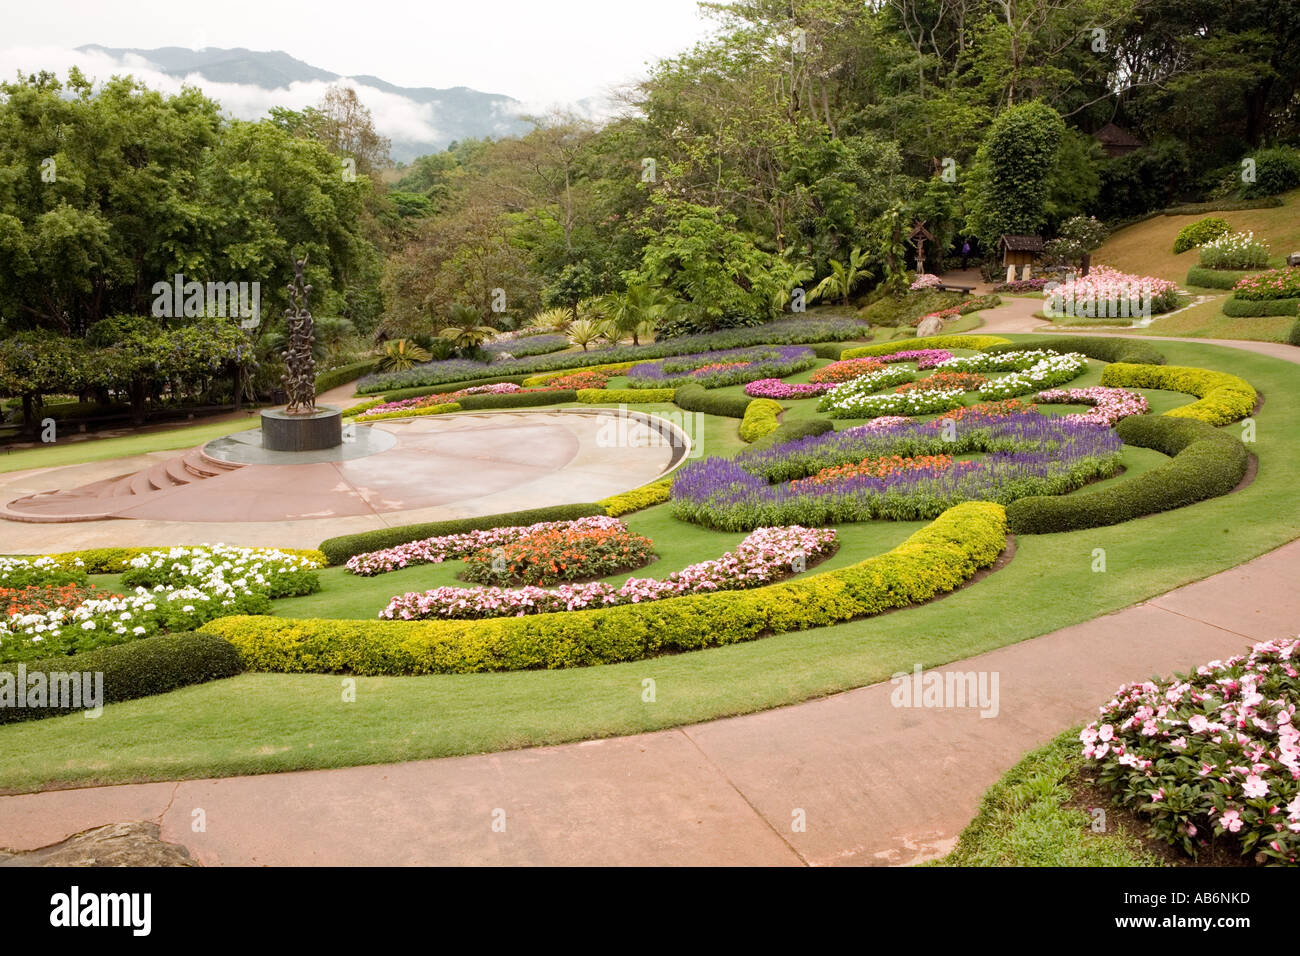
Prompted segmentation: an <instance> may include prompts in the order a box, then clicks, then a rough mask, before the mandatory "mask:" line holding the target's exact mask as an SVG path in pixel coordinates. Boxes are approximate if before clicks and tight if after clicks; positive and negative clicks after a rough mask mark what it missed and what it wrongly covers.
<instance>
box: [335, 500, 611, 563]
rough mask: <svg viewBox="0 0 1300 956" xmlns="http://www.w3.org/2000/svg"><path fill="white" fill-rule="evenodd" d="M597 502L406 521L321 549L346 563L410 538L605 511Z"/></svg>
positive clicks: (344, 537) (349, 536)
mask: <svg viewBox="0 0 1300 956" xmlns="http://www.w3.org/2000/svg"><path fill="white" fill-rule="evenodd" d="M604 513H605V510H604V509H603V508H602V507H601V506H600V505H598V504H595V503H593V502H587V503H584V504H577V505H554V506H552V507H550V508H531V509H529V510H527V511H510V512H506V513H505V514H497V515H484V516H483V517H481V518H454V519H452V520H450V521H430V522H426V523H424V524H406V525H400V526H398V527H396V528H378V529H376V530H374V531H362V532H359V533H357V534H345V535H340V536H339V537H337V538H326V539H325V540H324V541H322V542H321V543H320V550H321V552H322V553H323V554H324V555H325V558H326V559H327V560H328V561H329V563H330V564H344V563H346V562H347V560H348V558H350V557H353V556H354V555H358V554H366V553H367V552H369V551H379V550H382V549H383V548H392V547H395V546H397V545H399V544H406V543H407V542H408V541H420V540H422V539H424V538H437V537H441V536H442V535H448V534H464V533H466V532H468V531H483V530H485V529H487V528H502V527H507V526H514V525H530V524H537V523H538V522H539V521H572V520H574V519H575V518H587V517H590V516H592V515H601V514H604Z"/></svg>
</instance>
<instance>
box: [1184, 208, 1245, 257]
mask: <svg viewBox="0 0 1300 956" xmlns="http://www.w3.org/2000/svg"><path fill="white" fill-rule="evenodd" d="M1231 231H1232V226H1231V224H1229V222H1228V220H1226V219H1223V218H1221V217H1219V216H1206V217H1205V218H1204V219H1198V220H1197V221H1196V222H1189V223H1188V224H1187V225H1185V226H1183V228H1181V229H1179V230H1178V236H1177V238H1175V239H1174V254H1175V255H1177V254H1178V253H1181V252H1186V251H1187V250H1188V249H1195V248H1196V247H1197V246H1201V245H1204V244H1205V243H1207V242H1209V241H1210V240H1211V239H1217V238H1219V236H1222V235H1224V234H1226V233H1229V232H1231Z"/></svg>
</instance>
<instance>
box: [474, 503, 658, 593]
mask: <svg viewBox="0 0 1300 956" xmlns="http://www.w3.org/2000/svg"><path fill="white" fill-rule="evenodd" d="M593 525H594V523H593ZM653 557H654V543H653V542H651V540H650V539H649V538H646V537H642V536H641V535H639V534H633V533H632V532H630V531H628V529H627V526H626V525H624V524H623V522H621V521H619V520H618V519H617V518H611V519H609V520H608V521H606V522H602V523H601V524H600V525H599V526H584V527H572V526H570V527H567V528H548V529H546V530H543V531H538V532H535V533H533V534H528V535H525V536H524V537H522V538H517V539H516V540H514V541H509V542H506V543H505V544H502V545H498V546H496V547H490V548H483V549H481V550H479V551H476V552H474V553H473V554H468V555H466V556H465V579H466V580H468V581H475V582H477V583H479V584H556V583H558V582H560V581H576V580H579V579H581V578H599V577H604V576H606V575H608V574H615V573H617V572H619V571H628V570H631V569H632V568H639V567H641V566H642V565H643V564H645V563H646V562H648V561H649V560H650V559H651V558H653Z"/></svg>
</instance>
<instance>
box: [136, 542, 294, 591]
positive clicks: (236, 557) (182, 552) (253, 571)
mask: <svg viewBox="0 0 1300 956" xmlns="http://www.w3.org/2000/svg"><path fill="white" fill-rule="evenodd" d="M127 563H128V564H129V565H130V570H129V571H127V572H126V573H124V574H123V575H122V584H123V585H124V586H125V587H128V588H140V587H146V588H159V587H162V588H179V587H190V586H195V585H197V586H199V587H203V588H212V587H217V586H219V585H220V584H223V583H225V582H227V581H229V582H230V584H231V585H232V586H233V587H236V588H246V589H249V590H252V591H255V592H257V593H260V594H265V595H266V596H267V597H270V598H282V597H296V596H298V595H303V594H311V593H313V592H315V591H317V590H319V589H320V579H319V578H318V577H317V576H316V574H315V569H316V568H317V567H318V565H317V563H316V562H315V561H312V560H310V559H308V558H304V557H299V556H297V555H294V554H289V553H287V552H285V551H276V550H274V549H268V548H235V547H230V546H229V545H224V544H213V545H199V546H197V547H193V548H167V549H159V550H156V551H146V552H145V553H144V554H140V555H137V556H136V557H134V558H132V559H131V560H130V561H128V562H127Z"/></svg>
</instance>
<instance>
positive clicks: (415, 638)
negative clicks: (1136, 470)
mask: <svg viewBox="0 0 1300 956" xmlns="http://www.w3.org/2000/svg"><path fill="white" fill-rule="evenodd" d="M1005 543H1006V514H1005V511H1004V509H1003V508H1002V507H1001V506H1000V505H995V504H989V503H985V502H967V503H965V504H961V505H958V506H956V507H954V508H950V509H949V510H947V511H945V512H944V513H943V514H942V515H940V516H939V517H938V518H936V519H935V520H934V522H933V523H931V524H929V525H927V526H926V527H924V528H922V529H921V530H919V531H917V532H916V533H915V534H913V535H912V536H911V537H909V538H908V539H907V540H906V541H904V542H903V543H902V544H900V545H899V546H898V547H897V548H895V549H894V550H892V551H890V552H887V553H886V554H882V555H878V556H876V557H873V558H868V559H867V560H865V561H862V562H859V563H858V564H855V565H852V566H850V567H847V568H841V569H839V570H836V571H828V572H825V573H821V574H812V575H806V576H800V577H796V578H793V579H791V580H788V581H783V582H781V583H779V584H772V585H768V586H766V587H759V588H754V589H751V590H744V591H725V592H719V593H716V594H705V595H689V596H686V597H680V598H668V599H665V600H661V601H653V602H650V603H647V604H630V605H621V606H619V607H613V608H608V609H602V610H591V611H566V612H560V613H553V614H535V615H525V616H522V617H511V618H493V619H491V620H479V621H341V620H292V619H287V618H258V617H227V618H222V619H221V620H218V621H213V622H211V623H209V624H208V625H206V626H205V630H206V631H207V632H208V633H212V634H216V635H218V636H222V637H226V638H227V639H228V640H230V641H231V643H233V644H234V645H235V646H236V647H237V648H238V649H239V652H240V656H241V658H242V660H243V662H244V664H245V665H246V666H247V667H249V668H250V669H253V670H260V671H275V672H283V673H319V672H325V673H337V672H347V673H353V674H392V675H401V674H438V673H444V674H445V673H476V672H482V671H510V670H529V669H540V668H548V669H549V668H560V667H583V666H590V665H594V664H609V663H614V662H616V661H631V660H640V659H642V658H645V657H648V656H652V655H658V654H665V653H672V652H677V651H691V650H699V649H700V648H704V647H712V646H719V645H726V644H734V643H738V642H740V641H750V640H754V639H756V638H760V637H764V636H766V635H769V634H781V633H785V632H787V631H793V630H802V629H805V628H813V627H825V626H827V625H830V624H836V623H839V622H842V621H848V620H852V619H854V618H858V617H865V616H868V615H872V614H879V613H880V612H881V611H885V610H888V609H890V608H895V607H906V606H907V605H909V604H914V603H917V602H920V601H926V600H929V599H930V598H933V597H935V596H936V595H939V594H943V593H946V592H948V591H951V590H953V589H954V588H956V587H958V586H960V585H961V584H962V583H963V582H965V581H967V580H969V579H970V577H971V576H972V575H974V574H975V572H976V571H978V570H979V569H980V568H985V567H988V566H989V565H991V564H992V563H993V562H994V561H995V560H997V557H998V555H999V554H1000V553H1001V552H1002V549H1003V546H1004V545H1005Z"/></svg>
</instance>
